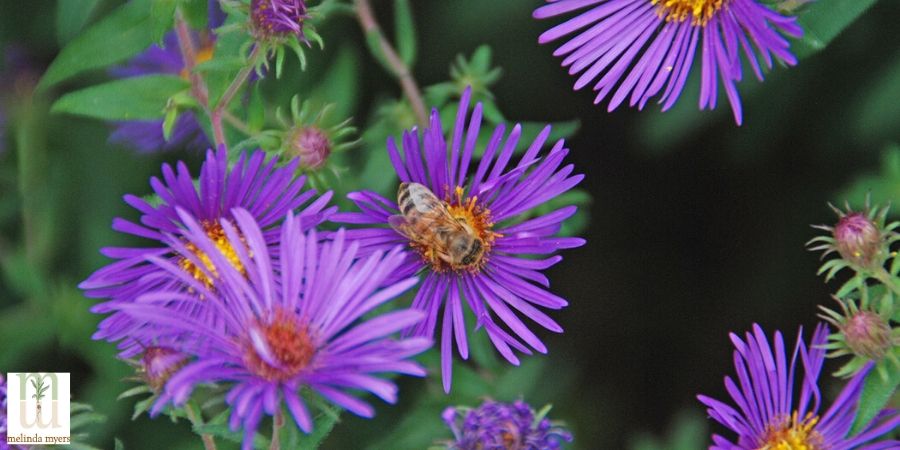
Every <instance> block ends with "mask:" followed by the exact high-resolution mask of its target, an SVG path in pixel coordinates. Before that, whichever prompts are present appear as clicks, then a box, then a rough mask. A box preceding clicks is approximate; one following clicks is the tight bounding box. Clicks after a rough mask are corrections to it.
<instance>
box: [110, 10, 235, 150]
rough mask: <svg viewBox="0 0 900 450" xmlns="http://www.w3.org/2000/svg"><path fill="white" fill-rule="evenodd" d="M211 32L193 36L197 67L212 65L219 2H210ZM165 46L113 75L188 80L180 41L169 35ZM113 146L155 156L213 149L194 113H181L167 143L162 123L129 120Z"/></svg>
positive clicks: (117, 132)
mask: <svg viewBox="0 0 900 450" xmlns="http://www.w3.org/2000/svg"><path fill="white" fill-rule="evenodd" d="M208 20H209V30H207V31H205V32H204V33H193V34H192V39H193V40H194V42H195V43H197V44H199V45H198V46H197V54H196V59H197V63H198V64H200V63H203V62H205V61H209V60H210V59H212V57H213V50H214V48H215V40H214V38H213V35H212V34H211V30H212V29H213V28H216V27H218V26H220V25H222V23H223V22H224V20H225V15H224V13H223V12H222V10H221V9H220V8H219V2H218V1H213V0H210V1H209V19H208ZM163 44H164V45H163V46H162V47H160V46H159V45H157V44H153V45H152V46H150V48H148V49H147V50H146V51H144V52H143V53H141V54H139V55H138V56H135V57H134V58H133V59H132V60H131V61H129V62H128V64H126V65H124V66H122V67H117V68H115V69H113V70H112V71H111V72H112V74H113V75H115V76H117V77H120V78H122V77H135V76H143V75H152V74H172V75H178V76H180V77H182V78H185V79H187V78H188V76H189V74H188V73H187V70H186V69H185V67H184V60H183V59H182V56H181V49H180V48H179V46H178V37H177V36H176V34H175V32H174V31H172V32H169V33H168V34H166V36H165V37H164V38H163ZM109 140H110V142H113V143H115V144H120V145H124V146H126V147H129V148H132V149H134V150H136V151H138V152H141V153H154V152H161V151H171V150H177V149H183V148H186V149H189V150H194V151H202V150H204V149H206V148H209V147H210V145H211V144H210V142H209V138H207V136H206V133H205V132H204V131H203V128H202V127H201V126H200V123H199V122H198V121H197V117H196V116H195V115H194V113H193V112H191V111H184V112H181V113H180V114H179V116H178V119H177V120H176V122H175V125H174V126H173V127H172V134H171V136H169V139H168V140H166V139H165V137H164V136H163V119H156V120H129V121H122V122H118V123H117V124H116V128H115V130H113V133H112V134H111V135H110V137H109Z"/></svg>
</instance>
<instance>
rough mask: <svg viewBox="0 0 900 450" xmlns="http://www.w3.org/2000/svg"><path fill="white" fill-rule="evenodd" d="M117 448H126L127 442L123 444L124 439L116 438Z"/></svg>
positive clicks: (122, 449)
mask: <svg viewBox="0 0 900 450" xmlns="http://www.w3.org/2000/svg"><path fill="white" fill-rule="evenodd" d="M115 450H125V444H123V443H122V441H120V440H119V438H116V448H115Z"/></svg>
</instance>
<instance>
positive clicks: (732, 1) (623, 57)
mask: <svg viewBox="0 0 900 450" xmlns="http://www.w3.org/2000/svg"><path fill="white" fill-rule="evenodd" d="M548 1H550V2H551V4H549V5H544V6H542V7H540V8H538V9H537V10H535V11H534V17H535V18H538V19H544V18H548V17H555V16H559V15H564V14H568V13H571V12H573V11H578V10H582V9H584V8H588V7H590V9H589V10H586V11H583V12H581V13H579V14H578V15H577V16H575V17H572V18H570V19H569V20H567V21H566V22H564V23H562V24H560V25H557V26H555V27H553V28H551V29H550V30H548V31H546V32H545V33H543V34H542V35H541V36H540V38H539V39H538V41H539V42H540V43H542V44H545V43H548V42H551V41H554V40H557V39H559V38H561V37H563V36H566V35H569V34H572V33H575V32H578V34H577V35H575V36H574V37H572V38H571V39H570V40H569V41H568V42H566V43H565V44H563V45H562V46H560V47H559V48H558V49H557V50H556V51H555V52H554V55H556V56H564V57H565V59H563V62H562V65H563V66H567V67H569V73H570V74H572V75H575V74H579V73H580V75H579V76H578V80H577V81H576V82H575V89H581V88H582V87H584V86H586V85H587V84H589V83H593V82H594V80H597V78H598V77H599V78H600V79H599V80H598V81H597V82H596V84H594V90H595V91H599V92H598V94H597V97H596V98H595V99H594V103H600V102H601V101H603V100H604V99H605V98H607V97H608V96H609V95H610V94H612V97H611V98H610V100H609V106H608V110H609V111H612V110H614V109H616V108H617V107H618V106H619V105H620V104H622V102H624V101H625V99H626V98H628V97H629V95H630V99H629V101H628V102H629V105H630V106H635V105H637V107H638V109H643V107H644V105H645V104H646V103H647V100H649V99H650V97H653V96H655V95H657V94H659V93H661V92H662V96H661V97H660V100H659V102H660V103H662V104H663V107H662V109H663V111H666V110H668V109H669V108H671V107H672V105H674V104H675V101H676V100H677V99H678V96H679V95H680V94H681V90H682V88H683V87H684V84H685V81H686V80H687V76H688V72H689V70H690V68H691V64H692V63H693V61H694V53H695V52H696V50H697V46H698V45H700V46H701V50H700V52H701V54H700V58H701V61H702V77H701V82H700V108H701V109H704V108H709V109H713V108H715V107H716V100H717V94H718V83H719V81H718V80H717V79H719V80H721V82H722V86H723V87H724V88H725V95H726V96H727V97H728V101H729V103H731V109H732V111H733V112H734V118H735V121H736V122H737V123H738V125H740V123H741V120H742V112H741V101H740V98H739V96H738V92H737V89H736V87H735V84H736V83H737V82H739V81H741V77H742V76H743V66H742V62H741V59H742V56H741V54H742V53H743V57H744V58H745V59H746V61H747V62H748V63H749V64H750V68H751V69H752V70H753V73H754V74H755V75H756V77H757V78H758V79H759V80H762V79H763V71H764V70H768V69H771V68H772V61H773V59H777V60H778V61H779V62H781V63H784V64H787V65H794V64H796V63H797V59H796V58H795V57H794V55H793V54H791V52H790V51H789V48H790V42H789V41H788V40H787V39H786V38H785V36H792V37H800V36H801V35H802V34H803V30H802V29H801V28H800V27H799V26H798V25H797V23H796V19H795V18H793V17H785V16H782V15H780V14H778V13H776V12H775V11H772V10H771V9H769V8H768V7H767V6H765V5H763V4H761V3H760V2H758V1H756V0H558V1H553V0H548ZM582 30H583V31H582ZM761 66H764V67H761ZM617 86H618V87H617ZM663 88H665V90H663Z"/></svg>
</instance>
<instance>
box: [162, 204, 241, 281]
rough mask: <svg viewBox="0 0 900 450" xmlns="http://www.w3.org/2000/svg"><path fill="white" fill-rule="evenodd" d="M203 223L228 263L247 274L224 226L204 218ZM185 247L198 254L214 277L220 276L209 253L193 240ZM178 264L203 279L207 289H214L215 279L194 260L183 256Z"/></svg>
mask: <svg viewBox="0 0 900 450" xmlns="http://www.w3.org/2000/svg"><path fill="white" fill-rule="evenodd" d="M201 225H202V226H203V230H204V231H206V235H207V236H208V237H209V238H210V239H211V240H212V241H213V243H214V244H215V246H216V249H218V250H219V251H220V252H221V253H222V255H223V256H224V257H225V259H226V260H227V261H228V263H229V264H231V266H232V267H234V268H235V269H236V270H237V271H238V272H240V273H241V275H245V276H246V275H247V270H246V269H245V268H244V265H243V264H242V263H241V259H240V257H238V254H237V252H236V251H235V250H234V247H232V245H231V242H230V241H229V240H228V237H227V236H226V235H225V230H224V229H222V226H221V225H219V222H218V221H215V222H212V221H207V220H204V221H203V222H201ZM185 247H187V249H188V250H190V251H191V253H193V254H194V255H196V256H197V258H198V259H199V260H200V262H202V263H203V266H204V267H205V268H206V270H207V271H209V272H210V273H212V275H213V278H218V272H217V271H216V266H215V265H214V264H213V262H212V259H211V258H210V257H209V255H207V254H206V253H204V252H203V251H202V250H200V249H199V248H197V246H196V245H194V244H193V243H191V242H188V243H186V244H185ZM178 265H179V266H180V267H181V268H182V269H184V271H185V272H187V273H189V274H191V276H193V277H194V279H195V280H198V281H201V282H202V283H203V284H204V285H206V288H207V289H212V287H213V280H212V279H210V277H208V276H207V275H206V273H205V272H204V271H203V268H201V267H199V266H197V265H196V264H194V262H193V261H191V260H190V259H188V258H185V257H182V258H181V260H180V261H179V262H178Z"/></svg>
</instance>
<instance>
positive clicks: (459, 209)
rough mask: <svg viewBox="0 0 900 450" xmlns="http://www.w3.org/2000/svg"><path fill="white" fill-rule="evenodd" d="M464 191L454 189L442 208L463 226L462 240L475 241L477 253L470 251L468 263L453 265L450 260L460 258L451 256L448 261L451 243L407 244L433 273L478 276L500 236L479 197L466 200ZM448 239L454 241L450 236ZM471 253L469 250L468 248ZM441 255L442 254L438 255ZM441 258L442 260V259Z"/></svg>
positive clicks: (488, 211)
mask: <svg viewBox="0 0 900 450" xmlns="http://www.w3.org/2000/svg"><path fill="white" fill-rule="evenodd" d="M463 192H464V189H463V188H462V187H460V186H457V187H456V189H455V190H454V194H455V195H454V197H452V198H448V199H445V200H444V206H446V208H447V211H448V212H449V213H450V216H451V218H452V219H454V220H456V221H457V222H459V223H460V224H462V225H463V227H462V228H463V229H464V230H465V231H463V230H460V231H459V234H461V235H463V236H462V237H461V238H462V239H476V240H477V241H478V242H477V244H475V245H476V246H477V248H478V250H477V251H474V250H473V251H471V252H470V253H471V255H467V256H470V257H471V259H472V260H471V261H468V262H462V263H457V264H452V263H450V262H448V259H450V260H458V259H460V258H459V256H460V255H453V257H450V258H448V257H447V256H446V253H451V252H454V251H458V250H454V249H453V247H454V246H453V245H452V243H451V244H450V245H447V243H446V242H445V243H443V244H437V243H429V242H417V241H411V242H410V245H411V246H412V247H413V248H415V249H416V250H418V252H419V253H420V254H421V255H422V257H423V258H424V259H425V260H426V262H428V263H429V264H430V265H431V268H432V269H433V270H434V271H435V272H447V271H457V272H459V271H467V272H470V273H478V272H479V271H481V269H482V268H484V266H485V264H487V261H488V255H490V250H491V248H492V247H493V245H494V240H495V239H496V238H498V237H501V236H502V235H501V234H499V233H495V232H494V231H493V230H492V228H493V226H494V223H493V222H492V221H491V211H490V210H489V209H485V208H482V207H481V206H479V205H478V197H471V198H466V197H464V196H463ZM450 239H454V238H453V237H451V238H450ZM469 249H470V250H471V249H472V247H469ZM441 254H443V255H441ZM442 256H443V257H442Z"/></svg>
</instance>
